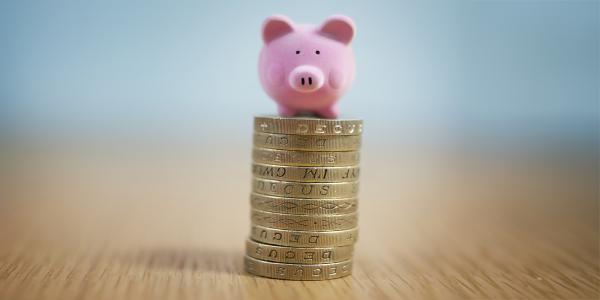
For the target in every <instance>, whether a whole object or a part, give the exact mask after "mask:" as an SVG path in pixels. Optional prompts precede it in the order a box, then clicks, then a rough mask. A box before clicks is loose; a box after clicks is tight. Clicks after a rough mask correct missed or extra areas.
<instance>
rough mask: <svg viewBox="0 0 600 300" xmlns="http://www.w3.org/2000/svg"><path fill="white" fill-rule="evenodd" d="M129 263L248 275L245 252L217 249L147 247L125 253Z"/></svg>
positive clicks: (152, 266) (149, 268)
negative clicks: (244, 257)
mask: <svg viewBox="0 0 600 300" xmlns="http://www.w3.org/2000/svg"><path fill="white" fill-rule="evenodd" d="M124 260H125V262H127V263H128V264H134V265H139V266H142V267H144V268H146V269H148V270H176V271H189V272H214V273H227V274H232V275H235V274H237V275H247V274H246V273H245V271H244V259H243V253H241V252H236V251H223V250H216V249H170V248H157V249H146V250H141V251H138V252H135V253H130V254H127V255H124Z"/></svg>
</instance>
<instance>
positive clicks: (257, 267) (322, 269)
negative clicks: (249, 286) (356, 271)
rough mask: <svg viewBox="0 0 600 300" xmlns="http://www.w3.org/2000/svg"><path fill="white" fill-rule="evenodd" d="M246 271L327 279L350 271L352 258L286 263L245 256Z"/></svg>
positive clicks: (257, 273) (267, 275)
mask: <svg viewBox="0 0 600 300" xmlns="http://www.w3.org/2000/svg"><path fill="white" fill-rule="evenodd" d="M244 263H245V267H246V271H247V272H248V273H250V274H254V275H257V276H262V277H269V278H276V279H286V280H327V279H334V278H340V277H344V276H348V275H350V274H351V273H352V260H346V261H342V262H338V263H331V264H317V265H304V264H286V263H274V262H268V261H262V260H258V259H254V258H251V257H249V256H246V257H245V259H244Z"/></svg>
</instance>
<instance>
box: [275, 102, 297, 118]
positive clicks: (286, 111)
mask: <svg viewBox="0 0 600 300" xmlns="http://www.w3.org/2000/svg"><path fill="white" fill-rule="evenodd" d="M277 112H278V113H279V115H280V116H282V117H293V116H295V115H296V114H297V113H298V111H297V110H295V109H293V108H290V107H287V106H285V105H281V104H280V105H278V106H277Z"/></svg>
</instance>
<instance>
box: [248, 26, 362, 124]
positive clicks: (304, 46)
mask: <svg viewBox="0 0 600 300" xmlns="http://www.w3.org/2000/svg"><path fill="white" fill-rule="evenodd" d="M353 37H354V23H353V22H352V20H351V19H350V18H348V17H346V16H341V15H335V16H331V17H329V18H327V19H326V20H325V21H324V22H323V24H321V25H318V26H315V25H300V24H294V23H293V22H292V21H291V20H290V19H289V18H287V17H285V16H281V15H275V16H271V17H269V18H267V19H266V20H265V22H264V24H263V27H262V38H263V42H264V46H263V48H262V50H261V52H260V58H259V63H258V70H259V75H260V81H261V84H262V86H263V88H264V90H265V92H266V93H267V94H268V95H269V96H271V97H272V98H273V99H274V100H275V101H276V102H277V108H278V112H279V115H281V116H283V117H291V116H295V115H297V114H299V113H312V114H316V115H317V116H320V117H323V118H337V116H338V107H337V101H338V100H339V98H340V97H341V96H342V94H343V93H344V92H345V91H346V90H347V89H348V88H349V87H350V85H351V84H352V81H353V79H354V69H355V66H354V54H353V52H352V48H351V47H350V42H351V41H352V38H353Z"/></svg>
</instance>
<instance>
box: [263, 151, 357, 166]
mask: <svg viewBox="0 0 600 300" xmlns="http://www.w3.org/2000/svg"><path fill="white" fill-rule="evenodd" d="M252 159H253V160H254V162H256V163H263V164H272V165H286V166H321V167H326V166H331V167H340V166H354V165H357V164H358V162H359V160H360V154H359V152H358V151H337V152H335V151H327V152H320V151H319V152H317V151H313V152H307V151H293V150H276V149H267V148H254V149H252Z"/></svg>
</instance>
